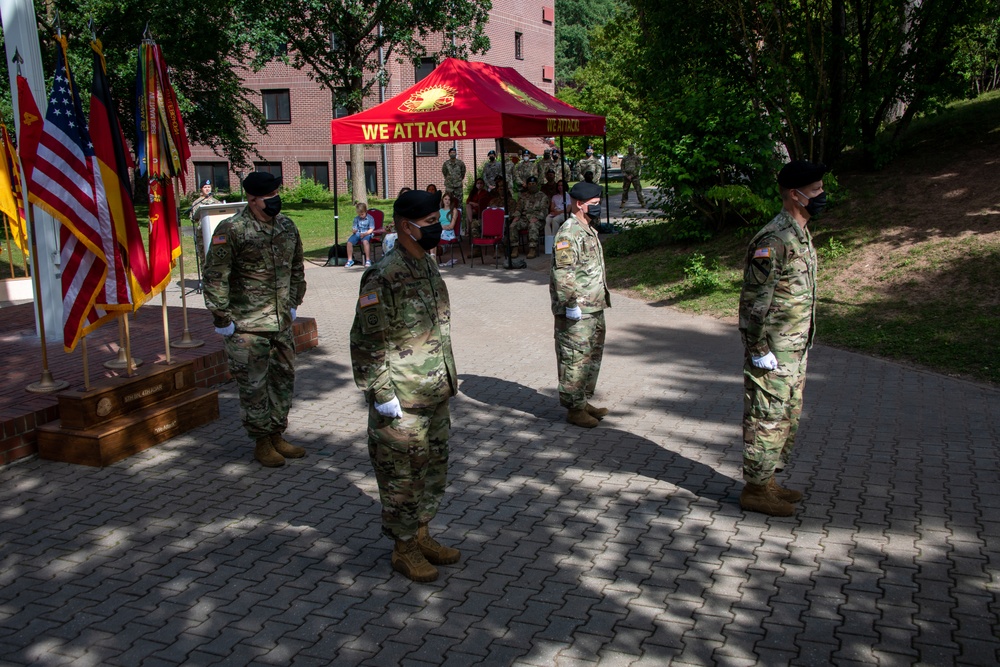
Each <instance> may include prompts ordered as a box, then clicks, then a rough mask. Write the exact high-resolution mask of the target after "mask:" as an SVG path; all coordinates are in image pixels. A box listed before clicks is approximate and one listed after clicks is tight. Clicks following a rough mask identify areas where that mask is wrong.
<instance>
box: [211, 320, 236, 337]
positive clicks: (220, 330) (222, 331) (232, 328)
mask: <svg viewBox="0 0 1000 667" xmlns="http://www.w3.org/2000/svg"><path fill="white" fill-rule="evenodd" d="M215 333H217V334H219V335H220V336H232V335H233V334H234V333H236V324H235V323H233V322H230V323H229V326H227V327H215Z"/></svg>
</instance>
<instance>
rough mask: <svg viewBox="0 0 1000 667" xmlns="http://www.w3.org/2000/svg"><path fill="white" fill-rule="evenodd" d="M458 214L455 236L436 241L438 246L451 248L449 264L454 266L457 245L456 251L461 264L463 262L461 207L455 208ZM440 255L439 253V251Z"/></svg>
mask: <svg viewBox="0 0 1000 667" xmlns="http://www.w3.org/2000/svg"><path fill="white" fill-rule="evenodd" d="M455 211H456V213H457V214H458V215H457V216H456V217H457V218H458V219H457V220H456V221H455V230H454V231H455V238H453V239H449V240H447V241H445V240H444V239H441V241H440V242H439V243H438V248H448V247H450V248H451V264H450V265H449V266H455V246H458V252H459V253H461V255H462V264H465V250H464V249H463V248H462V209H455ZM439 256H440V253H439Z"/></svg>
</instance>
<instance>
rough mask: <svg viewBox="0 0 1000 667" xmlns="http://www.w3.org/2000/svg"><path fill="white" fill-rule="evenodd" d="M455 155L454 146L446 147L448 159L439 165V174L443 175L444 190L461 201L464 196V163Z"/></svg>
mask: <svg viewBox="0 0 1000 667" xmlns="http://www.w3.org/2000/svg"><path fill="white" fill-rule="evenodd" d="M457 156H458V152H457V151H456V150H455V147H454V146H452V147H451V148H449V149H448V159H447V160H445V162H444V164H443V165H441V174H442V175H444V190H445V192H447V193H448V194H450V195H451V196H452V197H453V198H455V199H456V200H457V201H462V199H464V198H465V197H464V195H465V163H464V162H462V161H461V160H459V159H458V157H457Z"/></svg>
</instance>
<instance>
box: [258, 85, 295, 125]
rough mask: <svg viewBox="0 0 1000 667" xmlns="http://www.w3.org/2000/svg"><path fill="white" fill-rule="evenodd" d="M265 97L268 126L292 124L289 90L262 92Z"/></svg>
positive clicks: (265, 116)
mask: <svg viewBox="0 0 1000 667" xmlns="http://www.w3.org/2000/svg"><path fill="white" fill-rule="evenodd" d="M260 92H261V95H263V96H264V118H265V119H266V120H267V122H268V124H275V123H291V122H292V105H291V102H290V101H289V97H288V91H287V90H262V91H260Z"/></svg>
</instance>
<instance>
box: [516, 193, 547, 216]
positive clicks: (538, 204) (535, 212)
mask: <svg viewBox="0 0 1000 667" xmlns="http://www.w3.org/2000/svg"><path fill="white" fill-rule="evenodd" d="M551 201H552V198H551V197H550V196H549V195H546V194H545V193H544V192H542V191H541V190H539V191H538V192H535V193H531V192H525V193H524V194H523V195H521V199H520V200H518V202H517V209H516V213H515V216H516V217H519V218H522V219H524V220H526V221H528V220H531V219H532V218H534V219H535V220H537V221H539V222H545V216H547V215H548V214H549V203H550V202H551Z"/></svg>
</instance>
